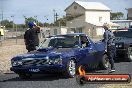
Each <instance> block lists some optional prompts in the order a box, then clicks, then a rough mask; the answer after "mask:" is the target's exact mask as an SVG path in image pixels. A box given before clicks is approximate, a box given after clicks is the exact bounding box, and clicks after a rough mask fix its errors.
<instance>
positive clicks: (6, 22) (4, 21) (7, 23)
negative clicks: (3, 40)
mask: <svg viewBox="0 0 132 88" xmlns="http://www.w3.org/2000/svg"><path fill="white" fill-rule="evenodd" d="M1 24H2V25H3V26H5V27H6V28H12V27H13V24H14V23H13V22H12V21H9V20H3V21H1Z"/></svg>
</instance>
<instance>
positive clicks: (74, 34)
mask: <svg viewBox="0 0 132 88" xmlns="http://www.w3.org/2000/svg"><path fill="white" fill-rule="evenodd" d="M80 35H85V34H84V33H70V34H61V35H56V36H80Z"/></svg>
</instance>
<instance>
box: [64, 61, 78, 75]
mask: <svg viewBox="0 0 132 88" xmlns="http://www.w3.org/2000/svg"><path fill="white" fill-rule="evenodd" d="M65 75H66V76H67V77H71V78H72V77H75V75H76V63H75V60H73V59H71V60H69V61H68V62H67V71H66V73H65Z"/></svg>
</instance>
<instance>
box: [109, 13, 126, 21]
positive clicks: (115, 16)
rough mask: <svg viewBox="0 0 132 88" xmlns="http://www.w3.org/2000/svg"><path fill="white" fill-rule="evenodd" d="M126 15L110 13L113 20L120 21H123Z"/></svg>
mask: <svg viewBox="0 0 132 88" xmlns="http://www.w3.org/2000/svg"><path fill="white" fill-rule="evenodd" d="M123 16H124V14H123V13H122V12H116V13H110V19H111V20H120V19H122V18H123Z"/></svg>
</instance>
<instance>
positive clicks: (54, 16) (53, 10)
mask: <svg viewBox="0 0 132 88" xmlns="http://www.w3.org/2000/svg"><path fill="white" fill-rule="evenodd" d="M53 12H54V25H55V9H53Z"/></svg>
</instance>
